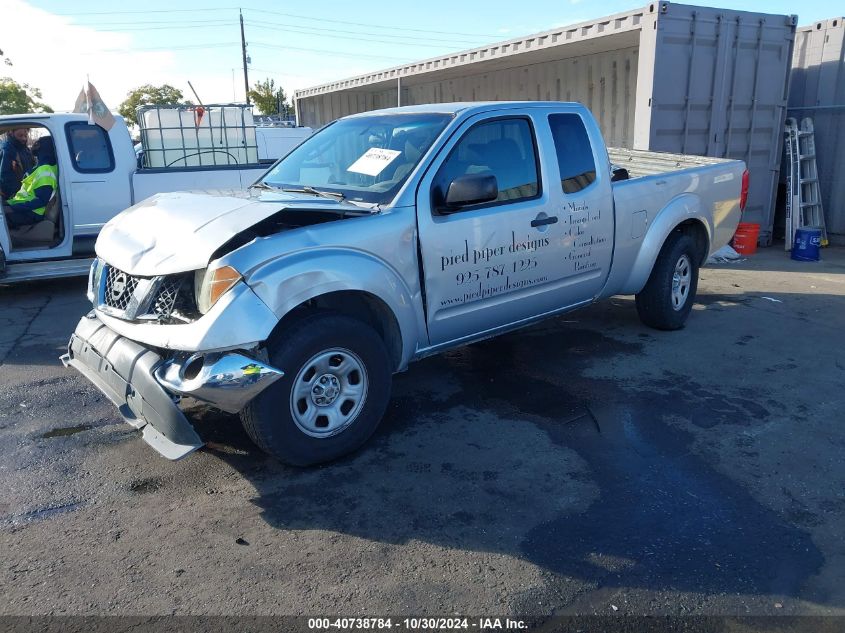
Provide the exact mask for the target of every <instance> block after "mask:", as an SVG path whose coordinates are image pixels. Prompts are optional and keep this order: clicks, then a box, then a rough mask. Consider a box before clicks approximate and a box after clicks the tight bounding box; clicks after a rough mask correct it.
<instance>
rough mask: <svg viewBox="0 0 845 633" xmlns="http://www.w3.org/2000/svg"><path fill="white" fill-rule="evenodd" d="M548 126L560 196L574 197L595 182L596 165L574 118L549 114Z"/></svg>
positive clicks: (584, 131)
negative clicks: (553, 147) (555, 160)
mask: <svg viewBox="0 0 845 633" xmlns="http://www.w3.org/2000/svg"><path fill="white" fill-rule="evenodd" d="M549 126H550V127H551V129H552V137H553V138H554V142H555V150H556V151H557V164H558V167H559V168H560V184H561V187H562V188H563V192H564V193H577V192H579V191H581V190H582V189H586V188H587V187H589V186H590V185H591V184H593V182H595V180H596V162H595V160H594V159H593V147H592V145H591V144H590V137H589V136H587V129H586V128H585V127H584V121H583V120H582V119H581V117H580V116H578V115H577V114H552V115H550V116H549Z"/></svg>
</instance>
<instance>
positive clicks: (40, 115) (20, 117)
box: [0, 112, 123, 125]
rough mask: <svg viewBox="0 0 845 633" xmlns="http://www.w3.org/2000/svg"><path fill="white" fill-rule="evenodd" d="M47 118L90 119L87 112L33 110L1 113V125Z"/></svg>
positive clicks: (57, 119) (63, 120)
mask: <svg viewBox="0 0 845 633" xmlns="http://www.w3.org/2000/svg"><path fill="white" fill-rule="evenodd" d="M114 118H115V119H117V120H120V121H122V120H123V117H121V116H118V115H116V114H115V115H114ZM45 119H52V120H53V121H59V122H64V123H67V122H70V121H88V115H87V114H80V113H79V112H32V113H29V114H4V115H0V125H2V124H5V123H13V122H15V121H43V120H45Z"/></svg>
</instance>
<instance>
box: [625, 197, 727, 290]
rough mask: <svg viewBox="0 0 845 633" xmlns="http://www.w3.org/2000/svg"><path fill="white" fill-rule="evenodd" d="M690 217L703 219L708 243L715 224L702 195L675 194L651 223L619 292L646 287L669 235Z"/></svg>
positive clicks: (690, 218) (711, 237)
mask: <svg viewBox="0 0 845 633" xmlns="http://www.w3.org/2000/svg"><path fill="white" fill-rule="evenodd" d="M689 220H696V221H698V222H700V223H701V225H702V226H703V227H704V230H705V231H706V232H707V242H708V244H709V243H710V242H712V240H713V225H712V223H711V221H710V219H709V218H708V217H707V214H706V213H704V212H703V211H702V209H701V200H700V199H699V197H698V196H696V195H695V194H691V193H685V194H681V195H679V196H677V197H676V198H673V199H672V201H671V202H669V204H667V205H666V206H665V207H663V209H661V211H660V212H659V213H658V214H657V217H655V219H654V222H652V223H651V226H649V228H648V231H647V232H646V234H645V237H644V238H643V243H642V245H641V246H640V250H639V252H638V253H637V257H636V259H635V260H634V265H633V266H631V271H630V273H629V275H628V279H627V280H626V281H625V283H624V284H623V286H622V288H621V289H620V290H619V291H618V293H617V294H623V295H630V294H637V293H638V292H640V291H641V290H642V289H643V287H644V286H645V284H646V282H647V281H648V278H649V275H651V270H652V268H654V262H655V261H657V256H658V255H659V254H660V249H662V248H663V244H664V243H665V242H666V238H667V237H669V234H670V233H671V232H672V231H673V230H675V228H676V227H677V226H678V225H680V224H682V223H683V222H687V221H689Z"/></svg>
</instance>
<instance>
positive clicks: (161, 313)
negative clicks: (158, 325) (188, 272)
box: [151, 275, 193, 322]
mask: <svg viewBox="0 0 845 633" xmlns="http://www.w3.org/2000/svg"><path fill="white" fill-rule="evenodd" d="M186 281H187V279H186V278H185V276H184V275H169V276H168V277H165V278H164V280H163V281H162V283H161V287H160V288H159V290H158V292H157V293H156V296H155V299H153V304H152V310H151V312H152V313H153V314H154V315H155V316H156V318H157V319H158V320H159V321H161V322H169V321H170V320H171V318H172V316H173V310H174V308H175V307H176V306H177V305H179V304H180V303H183V302H180V299H183V297H181V294H184V293H181V290H182V288H183V286H185V285H187V284H186V283H185V282H186ZM192 294H193V293H192Z"/></svg>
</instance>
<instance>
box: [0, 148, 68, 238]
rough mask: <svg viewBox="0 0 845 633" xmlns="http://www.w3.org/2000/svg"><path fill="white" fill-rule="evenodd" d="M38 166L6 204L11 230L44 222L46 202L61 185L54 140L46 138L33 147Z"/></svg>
mask: <svg viewBox="0 0 845 633" xmlns="http://www.w3.org/2000/svg"><path fill="white" fill-rule="evenodd" d="M32 153H33V154H34V155H35V161H36V163H35V164H36V166H35V169H33V170H32V171H31V172H30V173H29V174H27V175H26V176H25V177H24V179H23V181H22V182H21V188H20V190H19V191H18V192H17V193H16V194H15V195H14V197H12V198H9V199H8V200H7V201H6V206H5V207H4V208H3V211H4V213H5V214H6V222H8V224H9V226H10V228H13V229H17V228H20V227H22V226H27V225H30V224H36V223H37V222H40V221H41V220H43V219H44V212H45V211H46V210H47V203H48V202H49V201H50V197H51V196H52V195H53V192H54V191H55V190H56V188H57V187H58V186H59V181H58V177H59V168H58V166H57V165H56V148H55V146H54V145H53V139H52V138H51V137H49V136H44V137H42V138H40V139H38V140H37V141H35V144H34V145H33V146H32Z"/></svg>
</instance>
